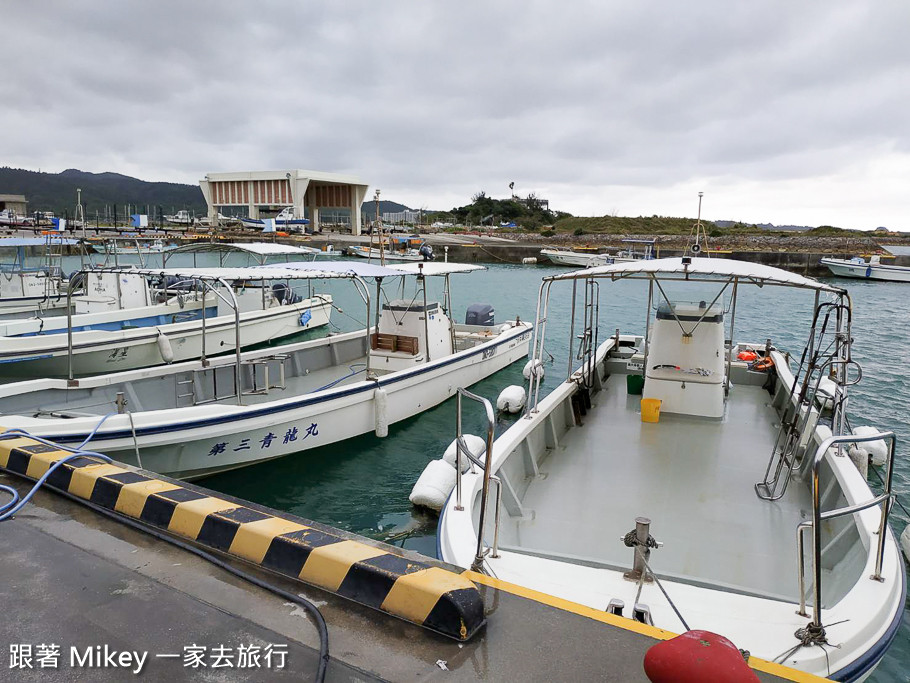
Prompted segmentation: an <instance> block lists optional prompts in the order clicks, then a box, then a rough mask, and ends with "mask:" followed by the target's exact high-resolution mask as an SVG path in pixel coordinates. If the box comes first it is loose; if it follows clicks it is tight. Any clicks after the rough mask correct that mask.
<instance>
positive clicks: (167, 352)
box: [158, 330, 174, 363]
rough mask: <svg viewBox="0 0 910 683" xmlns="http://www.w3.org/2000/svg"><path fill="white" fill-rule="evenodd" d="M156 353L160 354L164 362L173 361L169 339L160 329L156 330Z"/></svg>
mask: <svg viewBox="0 0 910 683" xmlns="http://www.w3.org/2000/svg"><path fill="white" fill-rule="evenodd" d="M158 353H160V354H161V360H163V361H164V362H165V363H173V362H174V348H173V347H172V346H171V340H170V339H168V338H167V335H165V334H164V333H163V332H162V331H161V330H158Z"/></svg>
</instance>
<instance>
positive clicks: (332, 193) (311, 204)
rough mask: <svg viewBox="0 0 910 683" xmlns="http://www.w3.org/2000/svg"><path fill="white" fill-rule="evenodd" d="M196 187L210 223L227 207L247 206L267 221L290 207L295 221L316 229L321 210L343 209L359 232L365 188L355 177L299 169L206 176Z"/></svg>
mask: <svg viewBox="0 0 910 683" xmlns="http://www.w3.org/2000/svg"><path fill="white" fill-rule="evenodd" d="M199 187H200V188H202V194H203V196H204V197H205V201H206V204H208V213H209V220H211V221H212V223H213V224H214V223H215V220H216V218H217V215H218V212H219V211H221V212H222V213H225V211H224V209H225V208H227V207H236V206H246V207H247V209H248V211H249V217H250V218H268V217H269V216H270V215H274V214H275V213H277V212H278V211H281V210H282V209H284V208H286V207H289V206H290V207H293V209H294V217H295V218H304V217H305V218H309V219H310V227H311V228H312V229H313V230H318V229H319V224H320V221H319V211H320V209H345V210H349V211H350V213H351V231H352V232H353V233H354V234H355V235H359V234H360V232H361V222H360V205H361V204H362V203H363V200H364V197H366V193H367V188H368V186H367V185H365V184H363V183H361V182H360V179H359V178H357V177H356V176H349V175H340V174H337V173H323V172H322V171H303V170H300V169H290V170H283V171H239V172H236V173H207V174H206V176H205V179H203V180H200V181H199ZM229 212H230V209H229V208H228V213H229ZM260 213H263V214H265V215H260Z"/></svg>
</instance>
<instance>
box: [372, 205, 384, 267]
mask: <svg viewBox="0 0 910 683" xmlns="http://www.w3.org/2000/svg"><path fill="white" fill-rule="evenodd" d="M373 199H374V200H375V201H376V228H377V229H378V230H379V265H381V266H384V265H385V251H384V250H383V248H382V219H381V218H380V217H379V188H377V189H376V194H375V195H374V196H373ZM375 233H376V229H374V230H373V234H375ZM372 244H373V239H372V237H371V238H370V245H371V246H372Z"/></svg>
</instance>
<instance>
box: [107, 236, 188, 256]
mask: <svg viewBox="0 0 910 683" xmlns="http://www.w3.org/2000/svg"><path fill="white" fill-rule="evenodd" d="M92 248H93V249H94V250H95V251H97V252H98V253H100V254H117V255H118V256H124V255H129V254H161V253H163V252H165V251H169V250H171V249H174V248H175V247H174V246H173V245H170V244H167V243H166V242H165V241H164V240H161V239H156V240H151V241H147V242H140V241H139V240H136V239H131V238H117V237H114V238H110V239H106V240H103V241H100V242H95V241H93V242H92Z"/></svg>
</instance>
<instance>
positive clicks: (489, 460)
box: [455, 387, 502, 572]
mask: <svg viewBox="0 0 910 683" xmlns="http://www.w3.org/2000/svg"><path fill="white" fill-rule="evenodd" d="M462 397H466V398H469V399H471V400H472V401H476V402H477V403H480V404H481V405H482V406H483V407H484V410H485V412H486V418H487V437H486V450H485V452H484V454H483V459H480V458H478V457H476V456H475V455H474V454H473V453H471V449H469V448H468V445H467V443H465V440H464V432H463V430H462V423H461V416H462ZM455 400H456V410H455V414H456V417H455V442H456V444H457V445H456V447H455V509H456V510H458V511H463V510H464V506H463V505H462V501H461V470H462V467H461V462H462V461H461V456H462V455H464V456H465V457H467V459H468V461H469V462H470V463H472V464H473V465H476V466H477V467H479V468H480V469H481V471H482V472H483V488H482V489H481V494H480V519H479V520H478V525H477V551H476V553H475V554H474V562H473V563H472V564H471V569H472V570H473V571H475V572H479V571H482V569H483V560H484V558H485V557H486V556H487V554H488V553H489V554H490V557H493V558H496V557H499V514H500V509H501V508H502V482H501V481H500V479H499V477H497V476H495V475H494V474H492V471H491V470H492V469H493V441H494V440H495V437H496V418H495V414H494V412H493V406H492V404H491V403H490V402H489V401H488V400H487V399H485V398H483V397H482V396H478V395H477V394H472V393H471V392H470V391H468V390H467V389H463V388H461V387H458V393H457V394H456V398H455ZM490 482H493V483H495V484H496V517H495V520H494V523H493V546H492V548H484V547H483V532H484V523H485V521H486V512H487V499H488V497H489V493H490ZM491 550H492V552H491Z"/></svg>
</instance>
